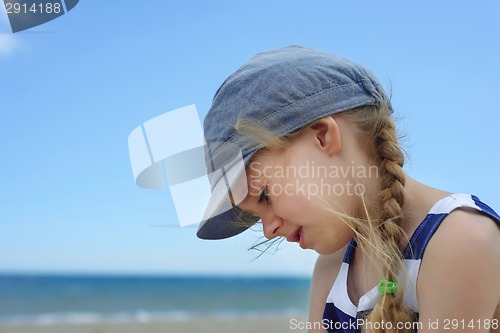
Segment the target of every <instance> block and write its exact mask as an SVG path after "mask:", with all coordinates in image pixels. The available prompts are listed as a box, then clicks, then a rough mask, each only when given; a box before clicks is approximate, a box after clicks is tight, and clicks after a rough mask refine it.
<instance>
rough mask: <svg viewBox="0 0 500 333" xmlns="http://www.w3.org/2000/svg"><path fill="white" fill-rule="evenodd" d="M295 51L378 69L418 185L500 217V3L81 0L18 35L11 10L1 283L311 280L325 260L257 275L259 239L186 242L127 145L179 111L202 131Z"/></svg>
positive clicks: (305, 258) (0, 83) (3, 27)
mask: <svg viewBox="0 0 500 333" xmlns="http://www.w3.org/2000/svg"><path fill="white" fill-rule="evenodd" d="M291 44H298V45H304V46H308V47H312V48H316V49H319V50H322V51H326V52H331V53H335V54H338V55H341V56H344V57H347V58H350V59H352V60H354V61H356V62H358V63H361V64H363V65H365V66H366V67H368V68H370V69H371V70H372V71H373V72H375V74H376V75H377V76H378V77H379V79H380V80H381V81H382V82H383V84H384V85H385V86H386V88H387V89H388V90H390V91H391V93H392V100H393V105H394V108H395V110H396V114H395V115H396V117H397V119H398V125H399V128H400V130H401V132H402V134H404V135H405V138H404V139H403V141H402V144H403V147H404V148H405V149H406V151H407V152H408V154H409V156H410V158H409V160H408V162H407V166H406V170H407V172H408V173H409V174H410V175H411V176H413V177H415V178H417V179H418V180H421V181H423V182H425V183H427V184H429V185H431V186H434V187H438V188H442V189H446V190H449V191H452V192H461V193H473V194H476V195H477V196H479V197H480V198H481V199H482V200H483V201H485V202H487V203H488V204H489V205H490V206H492V207H494V208H496V209H497V210H500V197H499V196H498V188H500V181H499V177H498V166H499V165H500V154H499V148H498V147H499V143H500V140H499V138H500V134H499V132H500V125H499V121H500V111H499V107H498V100H497V97H499V95H500V65H499V63H498V59H500V5H499V4H498V3H497V2H494V1H481V2H475V3H472V2H466V1H453V2H452V1H441V2H435V1H434V2H433V1H427V0H426V1H419V2H413V3H408V2H401V1H383V2H381V1H377V2H374V1H358V2H348V1H343V2H341V1H331V0H328V1H327V0H318V1H314V2H311V1H307V2H306V1H295V0H289V1H262V0H257V1H246V2H242V1H210V2H207V1H192V0H191V1H181V2H175V3H173V2H170V1H148V2H145V3H140V4H139V3H138V2H132V1H119V2H118V1H116V2H111V1H106V2H104V1H98V2H96V1H80V3H79V4H78V5H77V6H76V7H75V8H74V9H73V10H72V11H71V12H69V13H67V14H65V15H63V16H62V17H60V18H58V19H56V20H54V21H51V22H49V23H47V24H45V25H42V26H39V27H36V28H34V29H31V30H28V31H25V32H20V33H17V34H12V33H11V31H10V28H9V26H8V21H7V15H6V13H5V11H0V78H1V79H0V97H1V104H0V123H1V124H2V130H1V131H0V158H1V163H0V197H1V199H0V271H1V272H89V273H94V272H101V273H137V274H146V273H159V274H163V273H184V274H206V273H209V274H274V275H275V274H309V272H310V270H311V268H312V265H313V262H314V258H315V255H314V253H312V252H310V251H301V250H299V249H297V247H296V246H295V245H287V246H285V247H284V248H283V249H281V250H280V251H279V252H278V253H276V254H274V255H264V256H263V257H261V258H260V259H258V260H255V261H252V259H253V258H254V257H255V256H256V253H255V252H248V251H246V249H247V248H248V247H250V246H251V245H252V244H253V243H254V242H256V241H257V240H258V238H259V236H260V234H259V232H252V231H249V232H246V233H244V234H242V235H240V236H238V237H235V238H233V239H229V240H224V241H215V242H210V241H201V240H199V239H197V238H196V236H195V231H196V229H195V228H193V227H191V228H189V227H188V228H180V227H175V226H176V225H177V222H176V215H175V211H174V208H173V205H172V202H171V197H170V194H169V193H168V191H156V190H144V189H141V188H139V187H137V186H136V185H135V183H134V179H133V176H132V171H131V168H130V162H129V156H128V148H127V137H128V135H129V133H130V132H131V131H132V130H133V129H134V128H135V127H137V126H138V125H140V124H142V123H143V122H144V121H146V120H148V119H151V118H153V117H155V116H157V115H160V114H162V113H164V112H167V111H169V110H172V109H176V108H179V107H182V106H185V105H189V104H193V103H194V104H196V106H197V108H198V112H199V114H200V117H201V118H203V117H204V115H205V114H206V112H207V110H208V108H209V107H210V101H211V98H212V96H213V94H214V92H215V90H216V89H217V88H218V86H219V85H220V83H222V81H223V80H224V79H225V78H226V77H227V76H228V75H229V74H231V73H232V72H233V71H234V70H236V69H237V68H238V67H239V66H240V65H241V64H243V63H244V62H245V61H246V60H248V59H249V58H250V57H251V56H253V55H254V54H255V53H257V52H261V51H265V50H270V49H274V48H278V47H283V46H287V45H291ZM186 133H187V134H189V128H187V129H186ZM158 225H163V226H158ZM164 225H168V227H166V226H164Z"/></svg>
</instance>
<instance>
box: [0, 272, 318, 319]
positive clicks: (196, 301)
mask: <svg viewBox="0 0 500 333" xmlns="http://www.w3.org/2000/svg"><path fill="white" fill-rule="evenodd" d="M310 283H311V280H310V278H306V277H285V276H215V275H206V276H202V275H200V276H192V275H160V274H151V275H145V274H134V275H130V274H126V275H125V274H123V275H121V274H16V273H0V324H7V325H23V324H34V325H50V324H61V323H62V324H89V323H101V322H111V323H124V322H151V321H163V320H169V321H172V320H174V321H175V320H176V321H187V320H190V319H191V318H194V317H213V318H242V317H245V318H252V317H255V318H257V317H258V318H262V317H275V316H276V317H277V316H288V317H295V316H304V315H306V314H307V311H308V303H309V288H310Z"/></svg>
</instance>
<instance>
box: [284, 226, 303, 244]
mask: <svg viewBox="0 0 500 333" xmlns="http://www.w3.org/2000/svg"><path fill="white" fill-rule="evenodd" d="M301 235H302V227H300V228H298V229H297V230H295V232H294V233H292V234H291V235H289V236H288V237H287V238H286V240H287V241H289V242H292V243H300V240H301Z"/></svg>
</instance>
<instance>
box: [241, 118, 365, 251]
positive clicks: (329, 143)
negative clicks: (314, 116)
mask: <svg viewBox="0 0 500 333" xmlns="http://www.w3.org/2000/svg"><path fill="white" fill-rule="evenodd" d="M318 123H319V125H318ZM315 124H316V125H314V126H311V127H309V128H306V129H304V130H303V131H302V132H301V133H300V134H299V136H298V137H297V138H296V139H295V140H294V142H293V144H292V145H291V146H290V147H289V148H288V149H286V150H285V151H283V152H270V151H261V152H259V153H258V154H256V156H255V157H254V158H253V159H252V160H251V162H250V163H249V165H248V166H247V181H248V192H249V194H248V196H247V197H246V199H245V200H244V201H243V202H242V203H241V204H240V205H239V207H240V208H241V209H243V210H244V211H246V212H248V213H250V214H252V215H256V216H259V217H260V218H261V220H262V224H263V229H264V235H265V236H266V238H268V239H272V238H275V237H277V236H282V237H284V238H286V239H287V240H288V241H289V242H298V243H299V244H300V246H301V247H302V248H304V249H305V248H309V249H314V250H315V251H316V252H318V253H320V254H330V253H333V252H336V251H338V250H339V249H341V248H342V247H344V246H345V245H346V244H347V243H348V242H349V240H351V239H352V237H353V236H354V233H353V231H352V230H351V228H350V227H348V226H347V225H346V224H345V223H344V222H343V221H342V220H341V219H340V218H339V217H338V216H336V215H335V214H332V213H331V212H328V211H327V210H325V209H324V208H322V207H324V204H327V205H328V206H329V207H331V208H333V209H334V210H336V211H338V212H340V213H343V214H348V215H349V216H355V215H356V214H355V212H356V210H357V207H358V203H359V200H360V196H359V195H358V194H360V191H361V189H360V187H359V184H357V182H356V180H355V179H353V178H352V177H351V176H352V175H351V174H349V173H350V172H349V168H354V164H353V162H352V161H353V160H349V159H348V158H347V156H346V154H343V153H342V152H343V150H342V140H344V142H345V141H346V140H348V138H347V137H346V136H341V135H340V132H339V124H340V122H339V121H338V120H337V121H336V120H334V119H333V118H331V117H328V118H324V119H322V120H320V121H318V122H317V123H315ZM344 146H345V145H344ZM322 203H323V205H322Z"/></svg>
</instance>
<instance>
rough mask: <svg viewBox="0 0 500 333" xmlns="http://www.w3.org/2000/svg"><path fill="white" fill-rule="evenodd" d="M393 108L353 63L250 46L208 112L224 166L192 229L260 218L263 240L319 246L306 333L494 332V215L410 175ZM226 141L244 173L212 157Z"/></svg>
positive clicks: (217, 228)
mask: <svg viewBox="0 0 500 333" xmlns="http://www.w3.org/2000/svg"><path fill="white" fill-rule="evenodd" d="M391 113H392V107H391V104H390V102H389V99H388V97H387V95H386V93H385V92H384V90H383V88H382V87H381V85H380V84H379V82H378V81H377V79H376V78H375V77H374V76H373V75H372V74H371V72H370V71H368V70H366V69H365V68H363V67H361V66H359V65H356V64H353V63H352V62H350V61H348V60H345V59H342V58H339V57H335V56H333V55H329V54H324V53H320V52H317V51H314V50H310V49H306V48H302V47H297V46H294V47H288V48H284V49H280V50H276V51H271V52H266V53H262V54H258V55H257V56H255V57H254V58H252V59H251V60H250V61H249V62H248V63H246V64H245V65H243V66H242V67H241V68H240V69H238V70H237V71H236V72H235V73H234V74H232V75H231V76H230V77H229V78H228V79H227V80H226V81H224V83H223V84H222V86H221V87H220V88H219V90H218V91H217V92H216V95H215V98H214V100H213V104H212V107H211V109H210V111H209V112H208V114H207V116H206V118H205V122H204V130H205V138H206V141H207V142H208V143H209V148H210V149H209V150H207V161H209V162H207V165H208V166H209V169H210V170H212V171H215V170H218V169H220V168H221V167H223V169H222V170H223V172H218V173H217V172H214V173H213V174H217V175H218V176H213V177H211V182H212V185H213V189H214V190H213V194H212V196H213V198H212V199H213V200H212V201H211V207H209V208H208V210H207V211H209V212H210V213H209V215H208V216H209V218H206V219H205V220H204V221H203V222H202V223H201V224H200V227H199V230H198V236H199V237H201V238H205V239H220V238H226V237H230V236H232V235H235V234H237V233H239V232H242V231H243V230H245V229H247V228H248V227H249V226H251V225H252V224H253V223H255V222H256V221H257V220H261V221H262V226H263V230H264V235H265V236H266V238H268V239H269V240H273V239H276V238H277V237H284V238H286V240H288V241H290V242H298V243H299V244H300V246H301V247H302V248H307V249H313V250H315V251H316V252H318V253H319V254H320V256H319V257H318V259H317V263H316V267H315V270H314V275H313V281H312V290H311V308H310V321H309V322H308V327H309V328H310V332H326V331H327V332H359V331H364V332H415V331H418V332H430V331H433V332H440V331H446V330H450V329H453V330H460V331H464V332H466V331H467V332H468V331H474V332H490V331H493V332H495V331H496V332H499V331H500V330H499V319H500V306H499V304H500V279H499V278H498V277H499V276H500V241H499V240H500V228H499V227H500V217H499V216H498V215H497V214H496V213H495V212H494V211H493V210H492V209H491V208H489V207H488V206H487V205H486V204H484V203H482V202H481V201H480V200H479V199H478V198H477V197H475V196H472V195H465V194H452V193H448V192H446V191H443V190H439V189H435V188H431V187H429V186H426V185H424V184H422V183H420V182H418V181H416V180H414V179H412V178H410V177H409V176H407V175H406V174H405V172H404V171H403V163H404V157H403V153H402V150H401V148H400V147H399V145H398V141H397V136H396V130H395V126H394V123H393V121H392V119H391ZM215 142H217V144H215ZM235 145H236V146H237V147H239V149H240V150H241V156H242V159H243V162H244V166H245V169H244V170H243V171H244V172H243V174H242V175H240V174H239V173H238V170H237V169H235V168H233V167H232V166H231V167H230V165H229V163H227V161H228V160H230V159H227V158H222V160H224V161H225V162H224V163H222V164H221V163H215V165H214V161H220V160H221V159H220V157H221V156H226V157H227V155H228V154H229V155H230V156H233V155H234V154H232V153H228V151H231V150H232V148H230V147H234V146H235ZM228 147H229V148H228ZM235 170H236V171H235ZM238 176H244V177H243V178H242V177H238ZM241 179H244V180H246V181H245V182H244V190H243V191H242V190H241V187H238V184H241ZM221 184H223V185H224V184H225V186H222V185H221ZM221 188H223V189H227V190H225V191H226V192H228V194H229V197H230V198H231V202H232V203H233V206H228V205H226V206H224V205H223V204H222V201H221V200H220V199H217V198H220V197H221V195H220V193H218V192H220V189H221ZM226 195H227V193H226Z"/></svg>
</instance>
